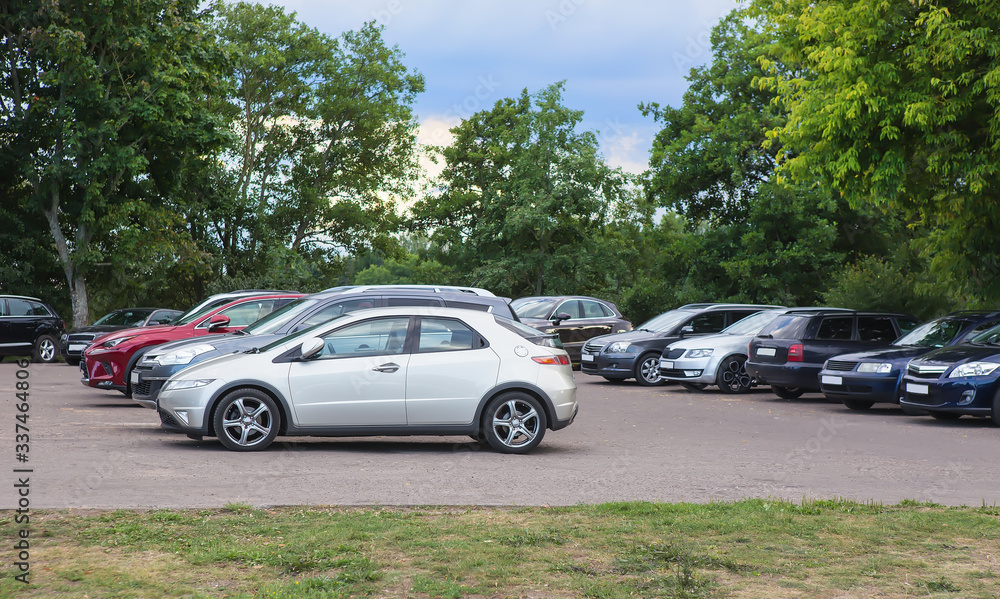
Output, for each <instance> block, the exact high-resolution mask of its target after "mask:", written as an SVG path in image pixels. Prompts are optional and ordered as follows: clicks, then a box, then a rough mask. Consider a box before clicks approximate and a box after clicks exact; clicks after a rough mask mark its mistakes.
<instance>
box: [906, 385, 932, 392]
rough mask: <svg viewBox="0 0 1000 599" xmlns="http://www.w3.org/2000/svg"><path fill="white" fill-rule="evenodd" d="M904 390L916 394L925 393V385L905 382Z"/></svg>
mask: <svg viewBox="0 0 1000 599" xmlns="http://www.w3.org/2000/svg"><path fill="white" fill-rule="evenodd" d="M906 392H907V393H915V394H916V395H927V393H928V391H927V385H915V384H913V383H906Z"/></svg>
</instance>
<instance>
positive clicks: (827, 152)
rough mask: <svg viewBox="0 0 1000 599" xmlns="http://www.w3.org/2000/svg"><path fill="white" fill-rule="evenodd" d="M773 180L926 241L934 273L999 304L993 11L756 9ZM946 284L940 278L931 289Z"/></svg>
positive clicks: (769, 4) (835, 6) (867, 6)
mask: <svg viewBox="0 0 1000 599" xmlns="http://www.w3.org/2000/svg"><path fill="white" fill-rule="evenodd" d="M752 9H753V11H754V14H755V15H756V16H757V17H758V19H759V20H760V22H761V23H762V24H763V27H764V32H765V34H766V35H767V36H768V37H769V38H770V39H771V42H770V46H769V52H768V54H767V56H766V57H765V58H763V59H762V64H763V66H764V67H765V70H766V76H764V77H761V78H760V83H761V85H762V86H763V87H764V88H766V89H767V90H769V91H771V92H772V93H774V94H776V97H777V100H778V102H779V105H780V107H781V108H782V110H783V111H784V112H785V113H787V115H788V118H787V121H786V122H785V123H784V124H783V125H781V126H779V127H776V128H774V130H773V131H772V132H771V135H772V136H773V139H774V140H775V141H776V142H777V143H778V144H780V146H781V148H782V152H781V155H780V158H781V160H782V166H781V169H780V171H779V173H780V174H781V175H782V176H783V177H785V178H787V179H793V180H799V181H802V180H823V181H826V182H828V183H830V184H832V185H833V186H835V187H836V189H837V190H838V191H839V192H840V193H842V194H844V197H845V198H847V199H848V200H849V201H850V202H851V204H852V205H854V206H858V207H862V206H876V207H880V208H884V209H886V210H887V211H894V210H896V211H899V210H902V211H903V212H904V214H906V215H907V216H908V217H910V218H912V219H914V220H915V221H916V222H918V223H919V224H920V225H922V226H924V227H926V228H927V229H928V230H929V231H930V233H929V234H928V235H927V238H928V240H929V242H930V243H929V244H928V246H927V249H928V253H929V254H930V255H931V256H933V264H934V266H935V267H936V268H937V270H938V272H941V273H943V272H944V271H952V272H953V273H954V278H953V280H954V281H955V282H956V283H957V284H959V285H960V286H961V287H960V288H961V289H962V290H963V291H965V292H966V293H967V294H968V295H969V296H970V297H972V298H974V299H977V300H978V301H984V302H986V303H995V302H996V301H997V299H1000V250H998V248H997V244H996V243H995V234H994V232H995V231H996V230H998V228H1000V202H998V201H997V198H998V191H1000V37H998V36H997V34H996V32H997V31H998V30H1000V11H998V10H997V6H996V3H995V2H991V1H989V0H961V1H937V0H912V1H911V0H888V1H885V2H878V3H873V2H854V1H847V0H821V1H818V2H816V1H812V0H777V1H771V0H767V1H766V2H765V1H762V0H758V1H755V2H754V3H753V4H752ZM948 277H951V275H950V274H943V275H942V278H945V279H946V278H948Z"/></svg>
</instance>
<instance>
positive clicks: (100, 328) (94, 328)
mask: <svg viewBox="0 0 1000 599" xmlns="http://www.w3.org/2000/svg"><path fill="white" fill-rule="evenodd" d="M123 328H125V327H123V326H121V325H117V324H92V325H90V326H89V327H80V328H78V329H71V330H69V331H66V334H67V335H78V334H80V333H93V334H95V335H103V334H105V333H111V332H114V331H120V330H122V329H123ZM143 330H145V328H144V329H143Z"/></svg>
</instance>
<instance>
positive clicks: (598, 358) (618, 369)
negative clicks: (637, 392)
mask: <svg viewBox="0 0 1000 599" xmlns="http://www.w3.org/2000/svg"><path fill="white" fill-rule="evenodd" d="M635 359H636V355H635V354H604V353H600V354H593V353H588V352H587V351H586V350H584V351H583V353H582V354H580V372H582V373H584V374H593V375H597V376H606V377H610V378H631V377H634V376H635Z"/></svg>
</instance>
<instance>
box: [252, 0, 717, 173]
mask: <svg viewBox="0 0 1000 599" xmlns="http://www.w3.org/2000/svg"><path fill="white" fill-rule="evenodd" d="M260 1H262V2H263V3H270V4H276V5H279V6H283V7H285V9H286V10H287V11H288V12H295V13H297V16H298V20H299V21H301V22H302V23H305V24H306V25H308V26H310V27H314V28H316V29H318V30H319V31H321V32H323V33H326V34H329V35H332V36H338V35H340V34H341V33H343V32H344V31H348V30H352V29H358V28H360V27H361V25H362V24H364V23H365V22H366V21H376V22H378V23H379V24H381V25H384V26H385V29H384V32H383V37H384V39H385V41H386V42H387V43H388V44H389V45H390V46H397V47H398V48H399V49H400V51H402V52H403V54H404V55H405V58H404V59H403V62H404V64H406V65H407V66H408V67H409V68H411V69H415V70H417V71H419V72H420V73H422V74H423V75H424V78H425V80H426V86H425V87H426V91H425V92H424V93H423V94H421V95H419V96H418V97H417V101H416V105H415V110H416V113H417V116H418V119H419V121H420V133H419V136H418V141H420V142H421V143H424V144H433V145H447V143H448V142H449V140H450V134H449V133H448V129H449V128H451V127H453V126H455V125H457V124H458V123H459V122H460V121H461V119H463V118H467V117H469V116H471V115H472V114H474V113H476V112H478V111H480V110H488V109H490V108H492V107H493V104H494V103H495V102H496V101H497V100H499V99H502V98H508V97H517V96H519V95H520V94H521V91H522V90H524V89H527V90H528V93H535V92H537V91H539V90H541V89H542V88H544V87H545V86H547V85H550V84H552V83H556V82H559V81H563V80H565V91H564V93H563V103H564V105H565V106H566V107H568V108H571V109H574V110H583V111H584V115H583V122H582V123H581V125H580V127H581V129H582V130H588V131H596V132H597V133H598V139H599V140H600V143H601V151H602V154H603V155H604V158H605V160H606V161H607V162H608V164H610V165H611V166H620V167H622V168H624V169H625V170H626V171H629V172H633V173H638V172H642V171H643V170H644V169H645V168H646V165H647V163H648V160H649V149H650V147H651V144H652V140H653V137H654V136H655V134H656V132H657V131H658V130H659V127H658V126H657V125H656V123H655V122H653V119H652V117H644V116H643V115H642V113H641V112H639V109H638V105H639V103H641V102H646V103H648V102H658V103H659V104H661V105H671V106H680V104H681V102H682V98H683V94H684V90H685V89H686V88H687V81H686V79H685V77H686V76H687V75H688V73H689V72H690V70H691V68H692V67H695V66H700V65H702V64H704V63H706V62H707V61H708V60H709V58H710V57H711V43H710V39H709V36H710V34H711V29H712V27H713V26H715V24H716V23H717V22H718V21H719V19H720V18H722V17H723V16H725V15H726V14H727V13H729V11H731V10H732V9H734V8H736V5H737V0H697V1H690V0H689V1H686V2H685V1H679V0H665V1H661V2H654V1H651V0H466V1H464V2H459V1H455V0H352V1H351V2H336V3H335V2H330V0H260ZM424 164H425V166H428V167H429V168H430V169H431V170H433V167H430V166H429V165H428V163H427V162H426V161H425V162H424ZM432 174H433V172H432Z"/></svg>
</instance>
